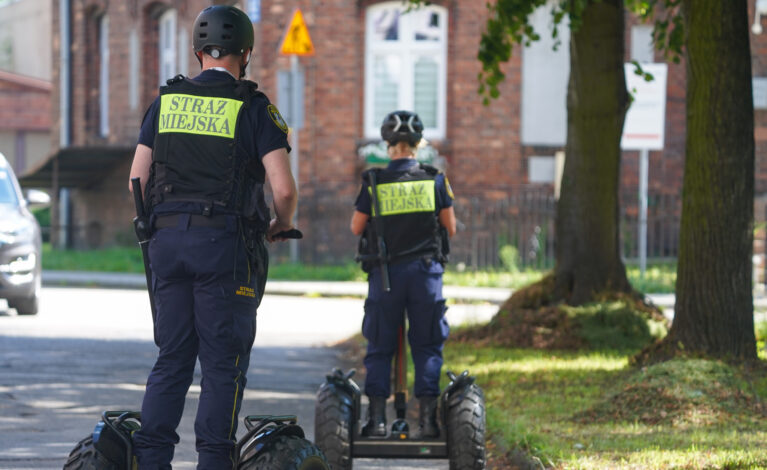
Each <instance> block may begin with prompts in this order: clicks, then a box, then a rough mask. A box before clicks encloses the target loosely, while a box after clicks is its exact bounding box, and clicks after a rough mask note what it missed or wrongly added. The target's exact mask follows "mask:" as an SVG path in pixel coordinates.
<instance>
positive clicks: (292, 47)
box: [280, 9, 314, 263]
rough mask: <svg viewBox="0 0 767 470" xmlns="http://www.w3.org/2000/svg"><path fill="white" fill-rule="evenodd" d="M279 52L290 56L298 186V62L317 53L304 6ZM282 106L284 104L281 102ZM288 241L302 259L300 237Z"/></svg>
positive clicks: (293, 169) (301, 124) (301, 115)
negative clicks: (299, 251)
mask: <svg viewBox="0 0 767 470" xmlns="http://www.w3.org/2000/svg"><path fill="white" fill-rule="evenodd" d="M280 54H282V55H288V56H290V79H289V83H290V86H289V88H290V92H289V93H287V96H286V98H287V100H288V101H289V103H288V106H287V108H286V110H287V111H288V112H289V116H288V123H289V124H292V126H291V128H290V147H291V149H292V150H291V152H290V171H291V172H292V173H293V177H294V178H295V179H296V188H298V170H299V165H298V162H299V160H298V156H299V139H298V131H299V130H301V129H302V128H303V127H304V110H303V96H304V87H303V76H302V74H301V70H300V66H299V64H298V56H310V55H314V44H312V38H311V37H310V36H309V29H308V28H307V27H306V22H305V21H304V15H303V14H302V13H301V9H296V10H295V11H294V12H293V18H292V19H291V20H290V24H289V25H288V29H287V31H286V32H285V37H284V38H283V40H282V45H281V46H280ZM280 105H281V106H282V103H280ZM297 217H298V207H296V215H294V220H293V225H296V219H297ZM289 243H290V261H291V262H293V263H297V262H298V260H299V256H298V240H290V242H289Z"/></svg>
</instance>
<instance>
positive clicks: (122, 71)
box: [23, 0, 767, 262]
mask: <svg viewBox="0 0 767 470" xmlns="http://www.w3.org/2000/svg"><path fill="white" fill-rule="evenodd" d="M210 3H211V2H206V1H202V0H194V1H188V2H187V1H183V2H182V1H177V0H168V1H155V0H127V1H125V2H108V1H106V0H54V1H53V11H52V25H53V28H52V30H53V35H54V40H53V44H54V51H53V54H52V56H53V67H52V70H53V73H52V79H53V83H54V86H53V90H52V113H53V122H54V126H53V134H54V136H53V139H52V141H53V146H54V151H53V152H52V153H51V157H50V159H49V161H48V162H47V163H46V165H44V166H42V167H40V168H39V169H38V171H36V172H35V173H34V174H30V175H28V177H27V178H25V179H24V180H23V181H24V184H30V185H32V184H35V185H40V184H43V183H46V182H49V183H48V184H46V185H47V186H49V187H52V189H53V190H54V192H55V193H56V194H61V195H62V196H61V197H60V200H59V206H60V207H61V208H62V210H61V211H59V215H60V221H61V223H60V225H61V226H62V227H65V229H64V230H62V231H61V235H62V237H64V238H65V239H66V243H67V244H68V245H69V246H74V247H86V246H88V247H95V246H105V245H110V244H114V243H121V242H126V241H131V240H132V237H133V235H132V228H131V226H130V220H131V217H132V214H133V207H132V200H131V197H130V195H129V193H128V191H127V176H128V172H129V168H130V162H131V158H132V154H133V151H134V149H135V144H136V138H137V135H138V130H139V126H140V123H141V119H142V116H143V114H144V112H145V110H146V108H147V106H148V105H149V104H150V103H151V101H152V100H153V99H154V97H155V96H156V95H157V88H158V85H160V84H161V83H163V82H164V80H165V79H167V78H170V77H172V76H174V75H176V74H177V73H183V74H187V75H192V76H193V75H195V74H196V73H197V72H198V70H199V67H198V63H197V60H196V59H195V58H194V56H193V54H192V49H191V30H192V22H193V19H194V18H195V16H196V15H197V13H198V12H199V11H200V10H201V9H202V8H203V7H205V6H207V5H208V4H210ZM215 3H222V2H215ZM223 3H227V4H233V5H236V6H238V7H240V8H241V9H243V10H244V11H246V12H247V13H248V14H249V16H250V17H251V20H252V21H253V26H254V31H255V38H256V40H255V41H256V43H255V48H254V53H253V56H252V59H251V63H250V66H249V69H248V78H250V79H251V80H255V81H256V82H258V83H259V86H260V88H261V89H262V90H263V91H264V92H265V93H266V94H267V95H268V96H269V97H270V99H271V100H272V102H274V103H275V104H277V106H278V107H279V108H280V110H281V112H282V113H283V115H284V116H285V117H286V120H287V121H288V123H289V124H290V125H291V126H293V129H294V130H293V136H292V138H293V139H294V141H293V143H294V144H295V145H294V148H295V149H296V151H295V152H294V159H295V161H294V163H295V167H294V170H295V172H296V174H297V177H298V183H299V190H300V200H299V226H300V227H301V228H302V229H303V230H304V231H305V232H307V234H308V237H307V239H306V240H305V241H304V242H302V243H304V244H305V245H306V244H311V245H312V255H311V256H310V255H309V254H308V251H309V250H305V251H303V252H302V253H303V254H302V259H305V260H308V261H317V262H321V261H333V260H336V259H339V258H342V257H345V258H347V259H348V258H350V257H351V256H353V252H350V250H349V244H350V243H353V242H354V241H353V240H352V239H351V238H350V235H349V234H348V233H346V232H347V230H346V227H347V225H348V218H349V216H350V214H351V210H352V207H353V205H352V204H353V201H354V197H355V195H356V191H357V190H358V187H359V186H358V185H359V181H360V180H359V175H360V172H361V170H362V169H364V168H365V167H366V166H367V165H369V164H371V162H374V161H376V158H375V156H376V155H377V154H380V148H379V149H378V150H376V146H377V144H378V143H379V141H380V139H379V135H378V128H379V125H380V122H381V120H382V118H383V116H384V115H385V114H386V113H387V112H389V111H391V110H394V109H399V108H405V109H412V110H415V111H416V112H418V113H419V115H420V116H421V117H422V119H423V120H424V122H425V124H426V131H425V137H426V139H427V140H428V141H429V143H430V150H429V151H428V152H426V154H425V155H426V157H425V158H427V159H428V160H429V161H431V162H433V163H436V164H438V165H439V166H441V167H443V168H444V169H445V171H446V173H447V175H448V177H449V178H450V182H451V185H452V187H453V189H454V191H455V193H456V195H458V196H459V205H458V206H457V208H460V206H461V204H463V206H464V207H468V206H471V205H474V206H476V207H477V208H478V210H479V209H481V208H482V207H487V206H488V204H490V203H492V201H502V200H506V201H508V198H509V196H510V195H524V194H529V193H530V192H531V191H532V192H534V193H536V194H547V195H548V194H553V192H554V190H555V186H556V184H555V183H556V177H557V174H558V171H559V169H561V162H562V155H561V151H562V150H563V148H564V143H565V138H566V135H565V130H566V110H565V93H566V83H567V77H568V70H569V56H568V47H567V41H566V39H564V40H563V43H562V44H560V45H559V47H558V48H556V50H555V49H554V48H553V47H552V46H553V45H554V44H553V40H551V39H549V37H550V35H549V34H548V31H549V28H550V23H551V21H550V15H549V14H548V13H547V12H546V11H539V12H536V14H535V17H534V18H533V23H534V24H535V26H536V28H537V29H538V30H539V31H540V32H541V36H542V40H541V41H540V42H538V43H535V44H534V45H533V46H532V47H529V48H521V47H517V48H516V49H515V50H514V54H513V55H512V59H511V61H510V62H509V63H508V64H505V65H504V69H503V70H504V72H505V73H506V80H505V81H504V82H503V83H502V84H501V86H500V92H501V95H500V98H499V99H496V100H493V101H492V102H491V103H490V104H489V105H487V106H486V105H484V104H483V98H482V96H480V95H479V93H478V87H479V83H478V81H477V77H478V75H479V73H480V71H481V65H480V63H479V61H478V60H477V51H478V47H479V41H480V37H481V34H482V31H483V29H484V27H485V23H486V21H487V18H488V11H487V8H486V6H485V2H479V1H476V2H475V1H471V2H470V1H459V0H434V1H431V2H430V4H429V5H428V6H427V7H425V8H423V9H420V10H417V11H413V12H406V11H405V10H406V7H404V6H403V4H402V2H400V1H390V0H384V1H377V0H242V1H240V2H223ZM749 3H750V9H751V11H752V12H753V10H754V8H755V5H754V4H753V2H749ZM296 9H300V10H301V11H302V13H303V18H304V20H305V25H306V28H307V30H308V32H309V35H310V37H311V41H312V43H313V46H314V54H313V55H309V56H301V57H291V56H287V55H283V54H281V53H280V48H281V44H282V42H283V40H284V39H285V37H286V33H287V29H288V26H289V24H290V22H291V19H292V17H293V14H294V12H295V11H296ZM766 13H767V12H766ZM752 18H754V16H753V14H752ZM755 19H756V23H760V22H761V17H756V18H755ZM766 20H767V19H766ZM568 33H569V32H568V31H567V30H566V28H565V29H560V35H559V36H560V37H562V38H567V37H568V36H569V34H568ZM650 35H651V30H650V27H649V26H646V25H642V24H639V23H638V22H637V21H636V20H635V19H633V18H632V17H631V16H630V15H628V14H627V28H626V44H627V47H626V60H627V61H630V60H638V61H640V62H657V61H660V60H661V58H662V55H661V54H659V53H657V52H655V51H654V50H653V49H652V47H651V45H650V37H651V36H650ZM765 36H767V35H762V34H755V33H751V37H752V50H753V54H754V74H755V77H757V78H756V79H755V86H757V84H758V83H759V77H760V76H767V68H765V67H767V65H765V64H767V59H765V57H767V54H762V52H763V51H764V48H765V47H767V40H765ZM763 62H764V63H763ZM668 70H669V71H668V84H667V102H666V112H665V114H666V119H665V142H664V149H663V150H660V151H652V152H650V158H649V161H650V165H649V192H650V194H651V195H658V197H661V196H668V197H671V198H676V200H678V198H679V195H680V194H681V185H682V171H683V162H684V141H685V127H684V122H685V106H684V99H685V77H684V66H683V65H675V64H669V69H668ZM291 74H295V75H291ZM292 76H298V77H300V80H298V81H297V82H293V81H291V77H292ZM294 83H297V85H294ZM297 87H298V89H299V91H298V96H300V98H301V99H300V100H299V101H301V103H300V104H301V105H302V106H300V108H301V109H302V110H303V113H298V114H296V111H295V108H294V106H293V101H292V97H293V96H295V92H294V91H295V89H296V88H297ZM765 99H767V98H765ZM765 108H767V103H765V104H764V106H763V107H760V106H759V105H757V130H756V138H757V159H758V164H757V170H758V172H757V173H758V176H757V190H758V191H759V193H760V194H763V193H765V192H767V162H765V160H767V159H766V158H765V156H766V155H767V147H766V146H765V143H766V142H765V141H767V130H765V129H767V120H766V119H765V111H764V110H763V109H765ZM376 152H378V153H376ZM557 155H559V157H557ZM638 160H639V158H638V152H636V151H626V152H624V157H623V164H622V174H621V178H622V186H623V187H624V189H625V192H626V193H627V194H636V191H637V189H636V188H637V185H638V174H639V173H638V168H639V162H638ZM519 197H520V199H516V200H517V201H518V202H513V203H512V205H514V204H517V205H519V206H520V207H518V208H516V209H515V208H511V209H508V210H509V211H510V212H509V213H510V214H518V213H521V212H523V211H524V207H521V206H523V205H524V204H526V203H525V202H524V201H525V199H524V197H522V196H519ZM536 204H537V203H536ZM507 205H508V203H507ZM626 207H627V209H626V212H627V213H628V214H631V213H632V211H633V214H634V215H635V214H636V204H635V202H631V201H629V202H628V203H627V204H626ZM547 210H548V209H547ZM477 214H479V212H476V211H475V212H471V213H462V212H460V211H459V218H461V217H462V218H463V219H462V223H463V225H464V226H465V227H467V228H468V229H472V228H473V227H475V226H477V224H478V222H477V220H475V219H476V217H478V215H477ZM518 225H519V224H518ZM536 227H537V229H536ZM487 230H488V232H490V231H492V227H490V228H488V229H487ZM525 230H527V232H530V233H529V234H528V233H527V232H524V233H519V234H516V233H515V234H512V235H508V236H506V242H507V243H508V242H509V239H510V238H516V239H517V240H521V239H527V238H528V236H533V235H534V234H535V233H540V232H541V231H543V232H546V231H547V229H546V227H543V228H542V226H541V224H540V223H537V222H533V223H531V225H530V227H529V229H525ZM536 230H537V231H536ZM472 237H473V238H472V239H471V241H469V240H468V239H464V240H461V237H460V236H459V237H457V238H456V242H455V243H456V246H458V247H460V245H461V244H465V245H468V244H471V245H472V246H474V248H473V249H475V250H479V248H476V247H477V246H480V245H481V244H482V243H484V242H482V240H483V238H482V237H485V238H488V237H495V235H492V234H490V233H484V234H483V233H479V234H478V235H477V237H478V238H474V235H472ZM673 237H674V235H673V234H671V235H670V236H669V238H673ZM502 238H503V237H502ZM488 239H489V238H488ZM478 240H479V241H478ZM503 242H504V240H503V239H497V237H495V238H493V240H492V243H490V242H488V243H490V245H488V246H489V248H487V250H489V251H490V252H491V253H490V256H491V257H492V256H496V254H497V253H493V251H495V252H497V249H498V246H499V244H501V243H503ZM668 243H671V242H668ZM464 248H466V247H464ZM467 249H468V248H467ZM672 254H673V253H672Z"/></svg>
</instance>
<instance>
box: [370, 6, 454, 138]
mask: <svg viewBox="0 0 767 470" xmlns="http://www.w3.org/2000/svg"><path fill="white" fill-rule="evenodd" d="M365 49H366V54H365V57H366V61H365V62H366V63H365V136H366V137H368V138H380V128H381V122H382V121H383V118H384V117H385V116H386V114H388V113H389V112H391V111H394V110H397V109H406V110H411V111H415V112H416V113H418V115H419V116H420V118H421V120H422V121H423V123H424V126H425V129H424V137H426V138H427V139H441V138H444V137H445V121H446V119H445V115H446V112H445V109H446V82H447V77H446V75H447V65H446V62H447V9H445V8H443V7H439V6H435V5H430V6H427V7H422V8H419V9H417V10H413V11H410V12H407V11H406V7H405V6H403V4H402V2H384V3H378V4H375V5H372V6H370V7H369V8H368V9H367V11H366V24H365Z"/></svg>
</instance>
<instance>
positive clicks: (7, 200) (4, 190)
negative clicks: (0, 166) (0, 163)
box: [0, 170, 18, 204]
mask: <svg viewBox="0 0 767 470" xmlns="http://www.w3.org/2000/svg"><path fill="white" fill-rule="evenodd" d="M0 204H18V200H17V199H16V190H15V188H14V187H13V181H12V180H11V175H10V174H9V173H8V172H7V171H6V170H0Z"/></svg>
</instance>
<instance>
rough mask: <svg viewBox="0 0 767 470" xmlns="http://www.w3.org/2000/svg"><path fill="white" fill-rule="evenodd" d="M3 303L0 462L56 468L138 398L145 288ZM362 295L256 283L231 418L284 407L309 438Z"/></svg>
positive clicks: (192, 398)
mask: <svg viewBox="0 0 767 470" xmlns="http://www.w3.org/2000/svg"><path fill="white" fill-rule="evenodd" d="M90 285H92V284H90ZM3 304H4V302H3V301H0V469H10V470H15V469H38V470H47V469H55V468H59V469H60V468H62V466H63V465H64V462H65V461H66V457H67V455H68V454H69V452H70V450H71V449H72V448H73V447H74V446H75V444H76V443H77V442H78V441H79V440H80V439H82V438H84V437H85V436H87V435H88V434H89V433H90V432H92V430H93V427H94V426H95V424H96V422H97V421H98V419H99V417H100V414H101V412H102V411H103V410H126V409H138V407H139V406H140V403H141V400H142V397H143V390H144V384H145V383H146V377H147V375H148V373H149V371H150V370H151V367H152V365H153V363H154V359H155V357H156V348H155V345H154V343H153V341H152V326H151V316H150V311H149V301H148V296H147V294H146V291H145V290H141V289H125V288H122V289H114V288H110V289H104V288H100V287H53V286H51V285H50V284H49V283H46V286H45V287H44V288H43V290H42V299H41V310H40V313H39V314H38V315H36V316H18V315H17V314H16V312H15V311H14V310H12V309H11V310H9V309H7V308H6V307H5V305H3ZM362 306H363V300H362V299H361V298H357V297H331V298H317V297H311V296H302V297H300V296H285V295H275V294H267V295H266V296H265V297H264V301H263V303H262V305H261V307H260V308H259V312H258V332H257V336H256V341H255V345H254V348H253V352H252V355H251V361H250V369H249V371H248V384H247V388H246V390H245V397H244V401H243V406H242V411H241V415H240V416H241V418H242V417H244V416H245V415H246V414H295V415H297V416H298V422H299V424H301V425H302V426H303V427H304V431H305V432H306V434H307V438H309V439H310V440H311V439H313V433H314V432H313V431H314V405H315V393H316V391H317V389H318V387H319V385H320V384H321V383H322V381H323V380H324V376H325V374H327V373H329V372H330V371H331V370H332V368H334V367H337V366H342V367H343V366H344V358H343V357H341V356H340V355H339V350H337V349H334V348H333V347H331V346H332V345H333V344H335V343H336V342H338V341H340V340H343V339H345V338H348V337H349V336H351V335H353V334H355V333H357V332H358V331H359V328H360V325H361V322H362V314H363V309H362ZM496 309H497V307H496V306H494V305H493V304H486V303H472V304H465V305H456V306H454V307H453V308H451V309H450V310H449V311H448V319H449V321H451V322H452V323H453V324H455V323H459V322H461V321H474V320H476V321H481V320H483V319H487V318H488V317H489V316H491V315H492V314H493V313H494V312H495V310H496ZM467 319H468V320H467ZM199 378H200V375H199V368H198V370H197V371H196V374H195V380H194V383H193V385H192V387H191V389H190V392H189V394H188V395H187V400H186V406H185V410H184V415H183V417H182V420H181V424H180V426H179V429H178V434H179V435H180V437H181V442H180V443H179V445H178V446H177V448H176V459H175V460H174V468H177V469H192V468H194V467H195V460H196V452H195V450H194V430H193V423H194V415H195V412H196V408H197V400H198V397H199V393H200V389H199ZM239 435H242V432H240V433H239ZM354 468H355V469H357V470H359V469H384V468H398V469H403V470H411V469H412V470H416V469H424V468H425V469H447V468H448V462H447V461H445V460H433V461H423V460H377V459H357V460H355V464H354Z"/></svg>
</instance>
